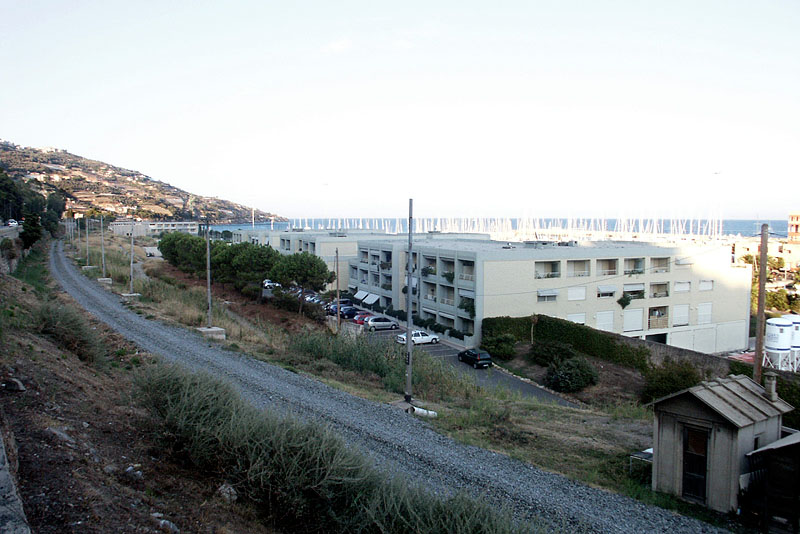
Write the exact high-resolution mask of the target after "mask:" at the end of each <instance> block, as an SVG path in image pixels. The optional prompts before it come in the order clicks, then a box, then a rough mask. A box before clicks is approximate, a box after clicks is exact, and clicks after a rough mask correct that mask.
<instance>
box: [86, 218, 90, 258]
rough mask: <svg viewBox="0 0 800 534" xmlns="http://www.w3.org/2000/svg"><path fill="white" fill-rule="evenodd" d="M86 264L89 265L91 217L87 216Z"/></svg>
mask: <svg viewBox="0 0 800 534" xmlns="http://www.w3.org/2000/svg"><path fill="white" fill-rule="evenodd" d="M85 220H86V266H87V267H88V266H89V217H86V219H85Z"/></svg>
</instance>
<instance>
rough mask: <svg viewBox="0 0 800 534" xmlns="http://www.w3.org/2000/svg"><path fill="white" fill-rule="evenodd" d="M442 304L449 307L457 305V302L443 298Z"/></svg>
mask: <svg viewBox="0 0 800 534" xmlns="http://www.w3.org/2000/svg"><path fill="white" fill-rule="evenodd" d="M441 303H442V304H445V305H447V306H455V305H456V301H455V300H453V299H446V298H442V300H441Z"/></svg>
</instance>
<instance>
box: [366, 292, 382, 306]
mask: <svg viewBox="0 0 800 534" xmlns="http://www.w3.org/2000/svg"><path fill="white" fill-rule="evenodd" d="M379 298H381V296H380V295H376V294H375V293H370V294H369V295H367V298H365V299H364V304H366V305H367V306H369V305H370V304H375V302H377V300H378V299H379Z"/></svg>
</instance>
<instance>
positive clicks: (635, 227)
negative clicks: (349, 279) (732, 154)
mask: <svg viewBox="0 0 800 534" xmlns="http://www.w3.org/2000/svg"><path fill="white" fill-rule="evenodd" d="M764 223H766V224H768V225H769V234H770V237H771V238H777V239H780V238H782V237H784V238H785V237H787V232H788V229H789V221H788V220H787V219H783V220H781V219H770V220H756V219H722V220H719V221H708V220H698V219H692V220H689V219H681V220H676V219H646V220H644V219H635V220H630V219H629V220H620V219H565V218H548V219H535V220H531V219H521V218H501V217H493V218H482V219H481V218H476V219H452V218H433V219H430V218H428V219H415V228H416V229H417V231H422V232H427V231H431V230H439V231H443V232H459V231H460V232H484V233H490V232H492V231H497V230H505V231H507V230H511V231H514V230H517V229H521V228H529V229H530V228H532V227H534V226H535V227H536V228H541V229H547V228H569V227H572V228H597V229H600V228H603V229H605V230H607V231H617V229H619V230H620V231H629V232H636V231H639V232H641V231H648V230H649V231H653V230H658V231H659V232H660V233H662V232H663V233H670V232H671V229H672V228H673V227H675V228H677V229H678V231H679V232H680V233H696V234H703V235H712V234H713V235H725V236H741V237H756V236H760V235H761V225H762V224H764ZM299 228H306V229H313V230H326V229H329V230H350V229H364V230H382V231H385V232H387V233H406V232H407V229H408V219H397V218H391V219H387V218H375V217H372V218H343V219H315V218H297V219H290V220H289V221H275V222H265V223H262V222H259V223H255V224H252V223H251V224H248V223H239V224H217V225H215V224H212V225H211V229H212V230H217V231H220V232H222V231H225V230H229V231H233V230H246V229H257V230H278V231H281V230H287V229H299Z"/></svg>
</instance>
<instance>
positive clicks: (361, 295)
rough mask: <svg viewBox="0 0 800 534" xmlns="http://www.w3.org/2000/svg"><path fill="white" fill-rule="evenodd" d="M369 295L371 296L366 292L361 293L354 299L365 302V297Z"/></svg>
mask: <svg viewBox="0 0 800 534" xmlns="http://www.w3.org/2000/svg"><path fill="white" fill-rule="evenodd" d="M367 295H369V293H367V292H366V291H359V292H358V293H356V296H355V297H353V298H354V299H356V300H364V297H366V296H367Z"/></svg>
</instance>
